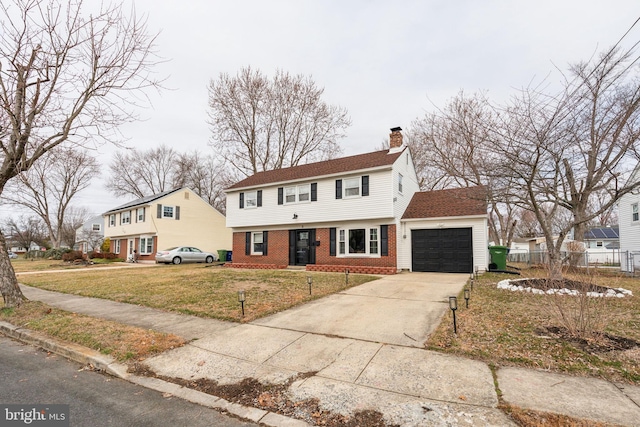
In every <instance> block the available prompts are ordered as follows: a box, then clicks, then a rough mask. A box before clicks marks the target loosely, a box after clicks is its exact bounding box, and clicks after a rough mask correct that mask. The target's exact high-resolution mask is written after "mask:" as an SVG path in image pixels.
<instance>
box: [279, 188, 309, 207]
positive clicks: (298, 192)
mask: <svg viewBox="0 0 640 427" xmlns="http://www.w3.org/2000/svg"><path fill="white" fill-rule="evenodd" d="M310 194H311V185H310V184H304V185H297V186H294V187H285V188H284V202H285V204H288V203H300V202H308V201H309V200H310Z"/></svg>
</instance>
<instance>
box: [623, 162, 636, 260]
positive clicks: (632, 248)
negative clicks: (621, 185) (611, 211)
mask: <svg viewBox="0 0 640 427" xmlns="http://www.w3.org/2000/svg"><path fill="white" fill-rule="evenodd" d="M638 179H640V165H639V166H637V167H636V168H635V170H634V171H633V173H632V174H631V176H630V177H629V180H630V181H632V182H635V181H637V180H638ZM618 228H619V231H618V232H619V235H620V268H621V269H622V271H628V272H633V271H635V270H637V269H638V268H640V191H638V190H636V191H633V192H631V193H627V194H625V195H623V196H622V197H621V198H620V200H619V201H618Z"/></svg>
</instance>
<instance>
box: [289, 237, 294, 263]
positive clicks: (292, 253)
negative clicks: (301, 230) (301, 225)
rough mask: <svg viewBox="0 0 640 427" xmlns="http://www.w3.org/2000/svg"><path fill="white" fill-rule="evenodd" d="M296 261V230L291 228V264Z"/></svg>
mask: <svg viewBox="0 0 640 427" xmlns="http://www.w3.org/2000/svg"><path fill="white" fill-rule="evenodd" d="M295 263H296V231H295V230H289V265H295Z"/></svg>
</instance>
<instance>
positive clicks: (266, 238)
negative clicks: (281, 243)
mask: <svg viewBox="0 0 640 427" xmlns="http://www.w3.org/2000/svg"><path fill="white" fill-rule="evenodd" d="M268 246H269V232H268V231H263V232H262V255H267V247H268Z"/></svg>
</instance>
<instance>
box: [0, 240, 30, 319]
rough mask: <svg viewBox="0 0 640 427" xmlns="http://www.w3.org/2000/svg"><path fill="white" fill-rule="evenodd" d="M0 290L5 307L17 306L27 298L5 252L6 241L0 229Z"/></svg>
mask: <svg viewBox="0 0 640 427" xmlns="http://www.w3.org/2000/svg"><path fill="white" fill-rule="evenodd" d="M0 292H2V298H3V299H4V305H5V307H19V306H20V304H22V303H23V302H24V301H26V300H27V298H26V297H25V296H24V295H23V294H22V291H21V290H20V286H18V279H17V278H16V273H15V271H13V265H11V260H10V259H9V253H8V252H7V243H6V241H5V239H4V235H3V234H2V231H1V230H0Z"/></svg>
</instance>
